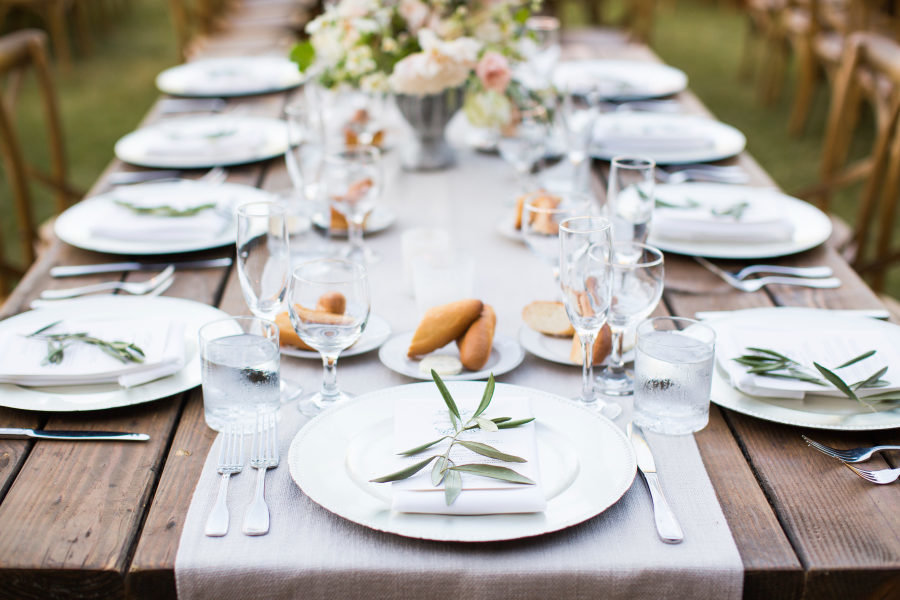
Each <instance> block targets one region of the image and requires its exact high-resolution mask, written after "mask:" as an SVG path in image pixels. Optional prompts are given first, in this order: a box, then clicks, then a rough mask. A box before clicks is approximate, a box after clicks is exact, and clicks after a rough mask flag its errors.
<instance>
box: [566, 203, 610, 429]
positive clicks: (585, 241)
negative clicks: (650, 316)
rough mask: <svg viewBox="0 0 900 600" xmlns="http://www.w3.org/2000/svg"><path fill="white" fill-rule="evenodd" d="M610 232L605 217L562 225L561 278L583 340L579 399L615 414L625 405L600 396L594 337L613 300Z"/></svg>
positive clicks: (575, 219) (578, 219)
mask: <svg viewBox="0 0 900 600" xmlns="http://www.w3.org/2000/svg"><path fill="white" fill-rule="evenodd" d="M610 235H611V234H610V223H609V220H607V219H606V218H604V217H590V216H582V217H572V218H569V219H566V220H565V221H563V222H562V223H560V225H559V245H560V246H559V247H560V254H559V278H560V287H561V288H562V292H563V304H565V307H566V314H567V315H568V317H569V321H571V322H572V325H573V327H575V332H576V333H577V334H578V338H579V340H580V341H581V345H582V351H583V356H584V363H583V367H582V373H581V378H582V381H581V396H580V397H578V398H576V400H577V401H580V402H581V403H583V404H584V405H585V406H590V407H598V408H599V410H600V412H601V413H602V414H604V415H606V416H607V417H609V418H614V417H615V416H616V415H618V414H619V413H620V412H621V410H622V409H621V407H620V406H619V405H617V404H611V403H606V402H604V401H603V400H602V399H600V398H599V397H598V395H597V393H596V392H595V391H594V376H593V366H594V365H593V362H594V360H593V358H594V341H595V340H596V339H597V335H598V334H599V333H600V329H602V328H603V325H604V324H605V323H606V319H607V317H608V315H609V305H610V302H611V300H612V289H611V284H612V277H611V269H610V262H609V254H610V252H611V249H612V248H611V247H612V241H611V237H610ZM592 251H593V254H592ZM604 255H605V256H607V260H606V261H605V262H604V261H600V260H596V259H595V258H592V257H596V256H604Z"/></svg>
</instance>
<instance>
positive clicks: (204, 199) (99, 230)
mask: <svg viewBox="0 0 900 600" xmlns="http://www.w3.org/2000/svg"><path fill="white" fill-rule="evenodd" d="M224 190H225V188H221V189H217V188H215V187H211V186H205V185H200V184H196V183H194V182H189V181H183V182H179V183H177V184H172V185H161V184H153V185H135V186H127V187H120V188H118V189H117V190H115V192H112V193H111V194H109V195H108V197H107V198H106V199H104V204H103V211H102V213H101V214H100V216H99V217H98V218H97V220H95V221H94V222H93V223H92V224H91V234H92V235H95V236H97V237H102V238H106V239H113V240H126V241H140V242H156V241H164V242H180V241H191V240H207V239H211V238H214V237H216V236H218V235H220V234H221V233H222V232H223V231H224V230H225V229H226V228H228V227H230V226H231V223H232V219H231V211H232V202H231V201H230V199H229V197H228V196H227V195H226V194H225V191H224ZM116 200H119V201H122V202H126V203H128V204H131V205H134V206H139V207H156V206H170V207H172V208H174V209H177V210H185V209H189V208H192V207H196V206H201V205H205V204H216V206H215V207H214V208H208V209H204V210H202V211H200V212H198V213H197V214H194V215H191V216H183V217H170V216H155V215H148V214H141V213H137V212H135V211H134V210H132V209H130V208H128V207H126V206H121V205H119V204H116Z"/></svg>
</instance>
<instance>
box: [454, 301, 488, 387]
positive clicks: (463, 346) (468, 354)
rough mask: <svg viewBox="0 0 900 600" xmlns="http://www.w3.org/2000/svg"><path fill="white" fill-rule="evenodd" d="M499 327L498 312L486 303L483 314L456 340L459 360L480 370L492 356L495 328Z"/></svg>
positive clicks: (471, 368) (468, 367) (470, 368)
mask: <svg viewBox="0 0 900 600" xmlns="http://www.w3.org/2000/svg"><path fill="white" fill-rule="evenodd" d="M496 327H497V313H495V312H494V309H493V308H492V307H491V306H490V305H488V304H485V305H484V308H483V309H482V311H481V316H479V317H478V318H477V319H475V322H474V323H472V324H471V325H470V326H469V328H468V329H467V330H466V332H465V333H464V334H462V337H460V338H459V339H457V340H456V345H457V346H459V360H460V362H462V364H463V366H464V367H465V368H467V369H469V370H470V371H480V370H481V369H482V368H484V365H486V364H487V361H488V358H490V356H491V346H492V345H493V343H494V329H496Z"/></svg>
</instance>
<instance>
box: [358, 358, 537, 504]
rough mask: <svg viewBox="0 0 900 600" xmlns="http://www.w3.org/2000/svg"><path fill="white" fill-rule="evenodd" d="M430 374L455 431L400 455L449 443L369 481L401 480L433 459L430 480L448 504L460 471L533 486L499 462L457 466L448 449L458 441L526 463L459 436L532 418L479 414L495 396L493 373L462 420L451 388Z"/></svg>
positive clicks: (457, 485) (496, 456)
mask: <svg viewBox="0 0 900 600" xmlns="http://www.w3.org/2000/svg"><path fill="white" fill-rule="evenodd" d="M431 377H432V379H434V383H435V385H437V387H438V390H440V392H441V397H443V399H444V403H445V404H446V405H447V410H448V411H449V413H450V422H451V423H452V424H453V429H454V433H453V434H452V435H444V436H441V437H439V438H438V439H436V440H432V441H430V442H426V443H424V444H421V445H419V446H416V447H415V448H410V449H409V450H404V451H403V452H400V453H399V454H400V455H401V456H415V455H416V454H420V453H421V452H424V451H425V450H428V449H429V448H431V447H433V446H435V445H437V444H439V443H441V442H443V441H444V440H448V439H449V440H450V444H449V445H448V446H447V449H446V450H445V451H444V452H443V453H442V454H433V455H431V456H429V457H428V458H426V459H424V460H422V461H419V462H417V463H415V464H413V465H410V466H408V467H406V468H405V469H401V470H400V471H397V472H396V473H391V474H390V475H384V476H383V477H378V478H376V479H372V480H371V481H372V482H374V483H387V482H389V481H400V480H403V479H407V478H409V477H412V476H413V475H415V474H416V473H418V472H419V471H421V470H422V469H424V468H425V467H427V466H428V465H429V464H430V463H431V462H432V461H434V466H433V467H432V469H431V483H432V485H434V486H435V487H437V486H439V485H440V484H441V482H443V483H444V500H445V502H446V503H447V506H450V505H451V504H453V502H454V501H455V500H456V498H457V497H459V494H460V493H461V492H462V476H461V473H472V474H474V475H480V476H482V477H490V478H491V479H499V480H501V481H508V482H510V483H519V484H523V485H534V481H533V480H532V479H530V478H528V477H525V476H524V475H522V474H520V473H518V472H516V471H515V470H513V469H510V468H508V467H502V466H500V465H485V464H479V463H473V464H462V465H458V464H456V463H455V462H454V461H453V460H452V459H451V458H450V451H451V450H452V449H453V447H454V446H455V445H457V444H459V445H460V446H462V447H463V448H466V449H467V450H470V451H472V452H474V453H475V454H480V455H482V456H487V457H488V458H494V459H497V460H502V461H505V462H512V463H523V462H527V461H526V460H525V459H524V458H521V457H519V456H514V455H512V454H507V453H505V452H502V451H500V450H498V449H497V448H495V447H493V446H491V445H489V444H484V443H482V442H473V441H470V440H461V439H459V436H460V435H461V434H462V433H463V432H464V431H469V430H472V429H481V430H482V431H487V432H494V431H498V430H500V429H512V428H513V427H519V426H520V425H525V424H526V423H530V422H532V421H534V418H530V419H518V420H513V419H512V418H511V417H495V418H493V419H488V418H486V417H483V416H481V415H482V413H484V411H485V410H487V408H488V406H490V404H491V400H492V399H493V396H494V375H493V373H492V374H491V375H490V377H488V382H487V385H486V386H485V388H484V394H483V395H482V397H481V403H480V404H479V405H478V408H477V409H476V410H475V412H474V413H473V415H472V416H471V417H469V418H468V419H467V420H465V421H464V420H463V417H462V415H461V414H460V412H459V408H458V407H457V406H456V402H455V401H454V400H453V396H451V395H450V391H449V390H448V389H447V386H446V385H444V382H443V381H442V380H441V377H440V376H439V375H438V374H437V373H436V372H435V371H434V369H432V371H431Z"/></svg>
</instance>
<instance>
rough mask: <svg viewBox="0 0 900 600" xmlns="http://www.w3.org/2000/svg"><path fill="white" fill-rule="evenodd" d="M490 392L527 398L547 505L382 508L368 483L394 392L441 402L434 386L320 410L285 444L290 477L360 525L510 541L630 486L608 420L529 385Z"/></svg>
mask: <svg viewBox="0 0 900 600" xmlns="http://www.w3.org/2000/svg"><path fill="white" fill-rule="evenodd" d="M447 388H448V389H449V391H450V393H451V394H453V395H454V396H455V397H457V398H460V397H463V396H465V395H469V396H473V397H475V398H480V397H481V394H482V392H483V391H484V384H483V383H476V382H448V383H447ZM494 394H495V395H502V394H507V395H512V394H515V395H519V396H521V395H524V396H527V397H529V398H530V399H531V405H532V410H533V412H534V416H535V419H536V422H537V428H536V429H537V442H538V460H539V461H540V465H541V482H542V485H543V487H544V491H545V494H546V495H547V509H546V510H545V511H544V512H542V513H531V514H515V515H512V514H510V515H503V514H501V515H478V516H471V515H465V516H461V515H432V514H410V513H396V512H392V511H391V510H390V487H389V486H388V485H385V484H377V483H371V482H370V481H369V480H370V479H372V478H373V477H377V476H379V475H383V474H384V472H385V468H386V467H385V465H386V464H388V461H389V460H390V456H391V455H392V454H393V453H394V452H395V449H394V448H393V439H392V438H393V436H392V429H393V421H392V417H391V415H390V413H391V409H390V406H391V403H392V402H393V401H394V400H395V399H398V398H416V399H419V398H422V399H424V398H432V399H434V401H435V402H441V400H440V396H439V395H438V392H437V389H436V388H435V386H434V384H433V383H418V384H410V385H401V386H397V387H392V388H387V389H383V390H379V391H376V392H371V393H369V394H364V395H362V396H358V397H357V398H354V399H352V400H348V401H346V402H341V403H339V404H337V405H336V406H334V407H333V408H331V409H329V410H327V411H325V412H323V413H322V414H320V415H319V416H317V417H316V418H315V419H313V420H312V421H310V422H309V424H307V425H306V426H305V427H303V428H302V429H301V430H300V432H299V433H298V434H297V436H296V437H295V438H294V440H293V442H292V443H291V447H290V450H289V451H288V468H289V469H290V472H291V477H292V478H293V479H294V481H295V482H296V483H297V485H298V486H299V487H300V489H301V490H303V493H305V494H306V495H307V496H309V497H310V498H311V499H312V500H313V501H314V502H316V503H317V504H319V505H320V506H322V507H323V508H325V509H326V510H328V511H330V512H332V513H334V514H336V515H338V516H340V517H343V518H344V519H347V520H349V521H352V522H354V523H357V524H359V525H363V526H365V527H369V528H371V529H375V530H377V531H384V532H387V533H393V534H397V535H401V536H405V537H412V538H419V539H427V540H439V541H454V542H488V541H499V540H512V539H519V538H525V537H531V536H536V535H541V534H544V533H549V532H552V531H558V530H560V529H564V528H566V527H571V526H572V525H576V524H578V523H581V522H583V521H586V520H588V519H590V518H591V517H594V516H596V515H598V514H600V513H602V512H603V511H605V510H606V509H607V508H609V507H610V506H612V505H613V504H615V503H616V502H618V500H619V499H620V498H621V497H622V495H623V494H625V492H626V491H628V489H629V488H630V487H631V484H632V482H633V481H634V476H635V469H636V463H635V458H634V452H633V450H632V449H631V444H630V443H629V441H628V439H627V438H626V437H625V434H624V433H623V432H622V431H621V430H620V429H619V428H618V427H616V425H615V424H613V423H612V421H610V420H608V419H606V418H605V417H603V416H601V415H600V414H599V413H597V412H594V411H590V410H588V409H585V408H582V407H580V406H578V405H576V404H574V403H573V402H572V401H570V400H567V399H565V398H562V397H560V396H556V395H553V394H548V393H547V392H542V391H539V390H535V389H530V388H525V387H520V386H514V385H507V384H503V383H498V384H497V387H496V389H495V392H494ZM386 407H387V408H386ZM463 493H465V492H463Z"/></svg>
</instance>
